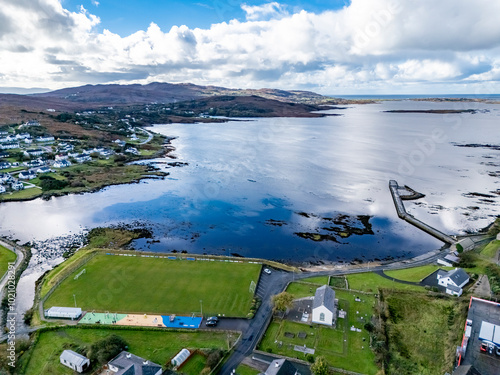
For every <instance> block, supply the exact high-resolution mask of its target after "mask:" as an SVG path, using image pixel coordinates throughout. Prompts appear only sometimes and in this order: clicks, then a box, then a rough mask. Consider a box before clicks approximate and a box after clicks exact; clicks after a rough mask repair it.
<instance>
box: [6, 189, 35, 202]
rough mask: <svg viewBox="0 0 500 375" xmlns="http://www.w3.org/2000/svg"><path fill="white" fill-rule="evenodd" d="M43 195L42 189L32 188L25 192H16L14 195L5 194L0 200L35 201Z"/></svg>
mask: <svg viewBox="0 0 500 375" xmlns="http://www.w3.org/2000/svg"><path fill="white" fill-rule="evenodd" d="M40 195H42V189H38V188H36V187H35V188H30V189H24V190H18V191H14V192H12V193H5V194H2V195H0V200H3V201H10V200H23V199H33V198H36V197H39V196H40Z"/></svg>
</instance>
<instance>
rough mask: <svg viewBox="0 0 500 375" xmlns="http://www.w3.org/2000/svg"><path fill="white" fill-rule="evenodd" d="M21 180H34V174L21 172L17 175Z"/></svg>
mask: <svg viewBox="0 0 500 375" xmlns="http://www.w3.org/2000/svg"><path fill="white" fill-rule="evenodd" d="M17 177H19V179H21V180H32V179H34V178H36V173H35V172H33V171H22V172H19V174H18V175H17Z"/></svg>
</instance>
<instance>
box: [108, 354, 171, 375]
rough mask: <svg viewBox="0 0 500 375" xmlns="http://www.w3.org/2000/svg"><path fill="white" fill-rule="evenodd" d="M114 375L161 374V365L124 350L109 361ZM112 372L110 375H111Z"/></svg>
mask: <svg viewBox="0 0 500 375" xmlns="http://www.w3.org/2000/svg"><path fill="white" fill-rule="evenodd" d="M108 368H109V370H110V371H111V374H112V375H143V374H148V375H161V373H162V369H161V366H160V365H158V364H156V363H153V362H150V361H148V360H145V359H143V358H141V357H138V356H136V355H135V354H132V353H129V352H126V351H123V352H121V353H120V354H118V355H117V356H116V357H115V358H113V359H112V360H111V361H109V363H108ZM111 374H110V375H111Z"/></svg>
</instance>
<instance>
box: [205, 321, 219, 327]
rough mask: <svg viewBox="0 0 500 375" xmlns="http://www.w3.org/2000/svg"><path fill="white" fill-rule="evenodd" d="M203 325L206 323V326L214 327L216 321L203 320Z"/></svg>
mask: <svg viewBox="0 0 500 375" xmlns="http://www.w3.org/2000/svg"><path fill="white" fill-rule="evenodd" d="M205 325H206V326H207V327H215V326H216V325H217V322H216V321H215V320H207V321H206V322H205Z"/></svg>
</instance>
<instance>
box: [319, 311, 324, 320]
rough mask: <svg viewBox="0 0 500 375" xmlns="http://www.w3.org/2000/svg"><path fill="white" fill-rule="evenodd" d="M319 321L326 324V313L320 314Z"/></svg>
mask: <svg viewBox="0 0 500 375" xmlns="http://www.w3.org/2000/svg"><path fill="white" fill-rule="evenodd" d="M319 320H320V321H322V322H324V321H325V313H321V314H319Z"/></svg>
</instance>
